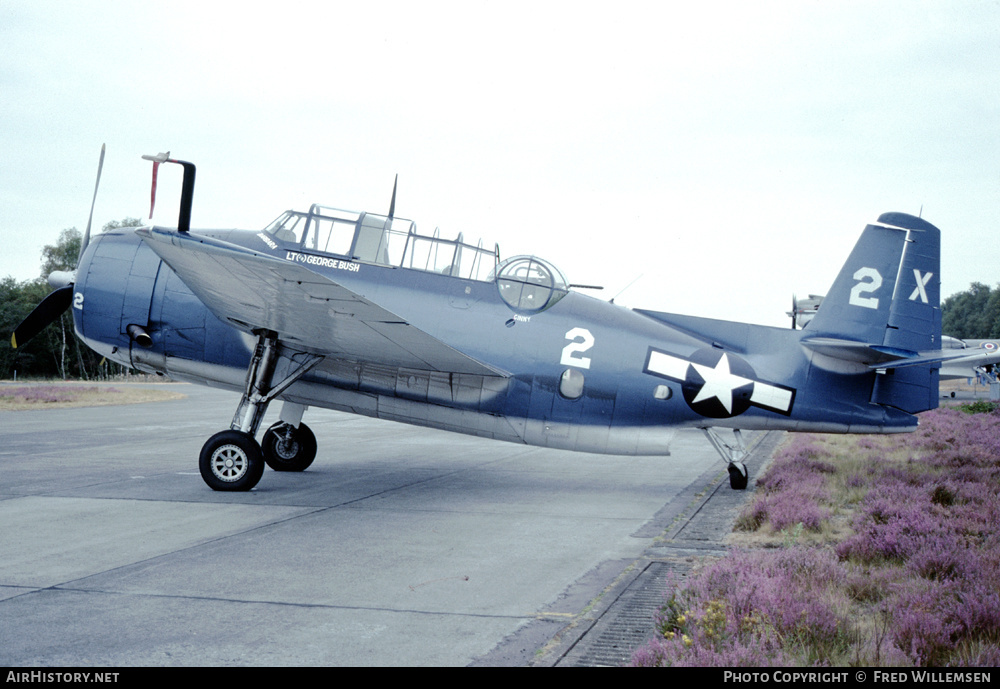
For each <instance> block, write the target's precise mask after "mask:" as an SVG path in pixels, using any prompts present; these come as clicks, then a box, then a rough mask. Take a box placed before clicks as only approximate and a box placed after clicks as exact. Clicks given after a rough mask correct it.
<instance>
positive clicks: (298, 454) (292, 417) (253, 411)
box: [198, 331, 323, 491]
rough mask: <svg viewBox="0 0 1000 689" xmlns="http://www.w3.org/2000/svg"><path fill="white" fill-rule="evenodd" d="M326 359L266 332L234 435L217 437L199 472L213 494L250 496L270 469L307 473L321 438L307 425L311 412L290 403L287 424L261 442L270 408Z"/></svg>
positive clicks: (202, 458) (283, 422)
mask: <svg viewBox="0 0 1000 689" xmlns="http://www.w3.org/2000/svg"><path fill="white" fill-rule="evenodd" d="M322 360H323V357H321V356H316V355H314V354H308V353H305V352H296V351H292V350H288V349H286V348H285V347H284V346H283V345H281V343H279V342H278V337H277V334H276V333H272V332H268V331H265V332H261V333H258V337H257V348H256V350H255V351H254V355H253V358H252V359H251V361H250V367H249V369H248V370H247V381H246V389H245V391H244V393H243V397H242V399H241V400H240V404H239V407H237V409H236V414H235V416H234V417H233V422H232V424H231V426H230V429H229V430H228V431H221V432H220V433H216V434H215V435H213V436H212V437H211V438H209V439H208V442H206V443H205V445H204V447H202V448H201V456H200V458H199V461H198V468H199V469H200V470H201V477H202V478H203V479H204V480H205V483H207V484H208V485H209V486H210V487H211V488H212V489H213V490H222V491H246V490H250V489H252V488H253V487H254V486H256V485H257V482H258V481H260V479H261V476H263V475H264V464H265V463H266V464H267V465H268V466H270V467H271V468H272V469H274V470H275V471H302V470H304V469H305V468H306V467H308V466H309V465H310V464H312V462H313V459H315V458H316V436H315V435H314V434H313V432H312V431H311V430H310V429H309V427H308V426H306V425H305V424H304V423H302V414H303V412H304V411H305V409H306V408H305V406H304V405H301V404H295V403H292V402H285V403H284V404H283V405H282V408H281V420H280V421H279V422H278V423H276V424H274V425H273V426H271V427H270V428H268V429H267V431H265V432H264V437H263V440H262V442H261V443H260V444H257V441H256V440H255V436H256V435H257V430H258V429H259V428H260V423H261V421H262V420H263V418H264V412H265V411H266V410H267V405H268V404H269V403H270V402H271V400H273V399H274V398H275V397H277V396H278V395H280V394H281V393H282V392H284V391H285V390H286V389H288V387H289V386H290V385H291V384H292V383H294V382H295V381H297V380H298V379H299V378H301V377H302V376H303V375H305V374H306V373H307V372H308V371H309V370H310V369H312V368H313V367H314V366H315V365H316V364H318V363H319V362H320V361H322Z"/></svg>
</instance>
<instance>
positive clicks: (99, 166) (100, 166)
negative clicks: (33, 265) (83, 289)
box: [43, 144, 106, 303]
mask: <svg viewBox="0 0 1000 689" xmlns="http://www.w3.org/2000/svg"><path fill="white" fill-rule="evenodd" d="M105 145H106V144H101V160H100V162H98V163H97V181H96V182H95V183H94V199H93V200H92V201H91V202H90V217H89V218H87V231H86V232H84V233H83V242H81V244H80V258H83V252H84V251H86V250H87V245H88V244H90V224H91V223H92V222H93V221H94V204H96V203H97V187H99V186H100V185H101V170H102V169H104V147H105ZM77 263H79V259H77ZM43 303H44V302H43Z"/></svg>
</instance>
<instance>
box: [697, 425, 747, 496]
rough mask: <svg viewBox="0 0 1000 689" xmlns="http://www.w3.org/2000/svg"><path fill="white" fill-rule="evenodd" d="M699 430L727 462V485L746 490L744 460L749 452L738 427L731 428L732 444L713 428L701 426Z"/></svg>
mask: <svg viewBox="0 0 1000 689" xmlns="http://www.w3.org/2000/svg"><path fill="white" fill-rule="evenodd" d="M701 430H702V431H704V433H705V437H707V438H708V440H709V441H710V442H711V443H712V446H713V447H714V448H715V450H716V452H718V453H719V454H720V455H722V458H723V459H725V460H727V461H728V462H729V466H728V467H727V468H728V469H729V487H730V488H732V489H733V490H746V487H747V482H748V481H749V474H748V472H747V465H746V464H745V463H744V460H745V459H746V458H747V455H748V454H750V453H749V452H747V445H746V442H745V441H744V440H743V434H742V433H740V429H738V428H734V429H733V438H734V440H735V442H734V443H733V444H732V445H730V444H729V443H727V442H726V441H724V440H723V439H722V438H721V437H719V434H718V433H716V431H715V429H714V428H702V429H701Z"/></svg>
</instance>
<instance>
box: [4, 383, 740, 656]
mask: <svg viewBox="0 0 1000 689" xmlns="http://www.w3.org/2000/svg"><path fill="white" fill-rule="evenodd" d="M171 387H172V389H176V390H179V391H181V392H183V393H184V394H185V395H186V396H187V397H186V398H185V399H182V400H176V401H165V402H154V403H148V404H135V405H130V406H115V407H90V408H79V409H64V410H45V411H19V412H0V439H2V443H0V665H3V666H9V667H24V666H101V667H125V666H165V665H171V666H175V665H176V666H184V665H196V666H230V665H234V666H245V665H268V666H281V665H352V666H356V665H468V664H509V665H526V664H557V663H558V661H559V659H560V658H561V657H562V656H563V655H565V653H566V652H567V649H568V647H569V646H572V645H573V643H572V641H567V639H571V638H573V636H574V634H575V635H576V636H579V634H581V633H582V632H579V631H573V630H574V629H584V628H586V627H587V626H588V625H589V623H588V624H581V620H583V619H584V618H585V617H587V616H588V615H591V616H592V615H593V610H594V609H595V606H596V607H600V604H599V603H598V601H600V600H601V599H602V596H605V594H606V593H607V592H608V591H610V590H613V589H615V587H616V586H620V585H621V582H622V581H623V573H626V572H628V571H629V568H630V567H631V566H632V565H633V563H635V562H636V561H637V559H640V558H643V557H645V555H644V554H646V553H648V552H649V550H650V548H655V547H656V545H657V539H658V538H659V537H661V536H662V535H663V534H664V533H665V532H666V531H667V530H668V529H669V528H670V527H671V525H672V524H673V523H675V522H676V520H677V519H678V518H679V517H680V516H681V515H683V512H684V510H685V509H687V508H689V507H690V505H691V504H692V501H693V500H695V499H696V496H698V495H699V494H704V493H705V491H706V490H710V489H711V488H712V486H715V485H717V484H718V483H719V482H720V481H722V480H724V477H725V466H724V463H723V462H722V460H721V459H720V458H719V457H718V455H717V454H716V453H715V451H714V450H713V449H712V448H711V446H710V445H709V443H708V441H707V440H706V439H705V438H704V437H703V436H702V435H701V433H700V432H697V431H682V432H680V433H679V434H678V436H677V437H676V439H675V441H674V443H673V446H672V456H670V457H610V456H603V455H588V454H579V453H571V452H563V451H558V450H547V449H540V448H532V447H527V446H522V445H516V444H511V443H503V442H495V441H489V440H483V439H478V438H473V437H467V436H462V435H456V434H450V433H445V432H440V431H434V430H429V429H422V428H417V427H412V426H406V425H401V424H396V423H391V422H384V421H376V420H371V419H366V418H363V417H357V416H351V415H345V414H339V413H336V412H331V411H326V410H309V411H308V412H307V414H306V417H305V419H304V420H305V422H306V423H308V424H309V425H310V427H311V428H312V429H313V431H314V432H315V434H316V437H317V439H318V442H319V454H318V457H317V460H316V462H315V463H314V464H313V466H312V467H310V469H309V470H308V471H306V472H302V473H277V472H273V471H270V470H267V471H266V473H265V474H264V478H263V479H262V480H261V482H260V484H258V486H257V488H256V489H254V490H253V491H252V492H250V493H216V492H214V491H212V490H211V489H209V488H208V487H207V486H206V485H205V484H204V483H203V482H202V479H201V477H200V475H199V473H198V467H197V457H198V453H199V451H200V449H201V446H202V444H203V443H204V441H205V440H206V439H207V438H208V437H209V436H210V435H211V434H213V433H215V432H216V431H219V430H222V429H224V428H227V427H228V424H229V421H230V419H231V418H232V414H233V411H234V409H235V407H236V403H237V401H238V395H236V394H234V393H230V392H223V391H219V390H213V389H210V388H203V387H197V386H191V385H178V384H172V385H171ZM275 407H277V405H275ZM276 411H277V409H276V408H275V409H274V410H272V411H269V413H268V418H267V419H265V421H264V427H266V426H267V425H268V424H270V423H272V422H273V420H274V419H273V418H272V417H273V416H275V413H276ZM726 490H727V491H728V488H726ZM625 576H626V577H627V575H625ZM554 640H555V641H554Z"/></svg>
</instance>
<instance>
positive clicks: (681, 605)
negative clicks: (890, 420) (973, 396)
mask: <svg viewBox="0 0 1000 689" xmlns="http://www.w3.org/2000/svg"><path fill="white" fill-rule="evenodd" d="M850 452H851V454H852V460H858V459H860V460H863V464H862V465H861V468H859V464H858V461H852V462H851V463H850V465H851V466H850V467H845V469H844V472H845V475H844V476H842V477H839V482H840V484H841V485H842V486H843V487H844V490H850V491H858V490H860V491H862V492H863V495H861V497H860V499H857V498H856V497H853V498H851V502H850V505H849V506H848V507H845V508H844V509H846V510H849V511H850V513H851V514H852V516H851V527H852V528H851V533H850V534H849V535H847V536H846V537H845V538H843V540H841V541H840V542H839V543H837V544H835V545H820V546H811V547H805V546H801V545H798V546H793V547H783V548H777V549H776V548H771V549H762V550H756V551H747V550H735V551H732V552H730V554H729V555H728V556H726V557H725V558H722V559H720V560H717V561H715V562H713V563H710V564H707V565H706V566H705V567H704V569H702V570H701V571H700V572H698V573H697V574H696V575H693V576H692V577H691V578H690V579H689V581H688V582H687V584H686V586H685V587H684V588H681V589H675V588H674V587H673V586H668V590H669V591H670V595H669V597H668V598H667V600H666V602H665V603H664V605H663V607H662V609H661V612H660V614H659V615H658V616H657V618H656V619H655V621H654V622H655V624H656V627H657V629H658V630H659V632H660V638H658V639H656V640H655V641H653V642H651V643H650V644H649V645H647V646H645V647H644V648H642V649H639V650H638V651H636V653H635V656H634V658H633V664H636V665H660V666H662V665H675V666H676V665H724V666H751V665H758V666H759V665H809V664H835V665H846V664H860V665H924V666H944V665H986V666H990V665H996V664H997V663H998V661H1000V534H998V533H997V530H996V525H997V523H998V521H1000V496H998V490H997V487H998V486H1000V413H996V412H992V413H983V414H974V415H968V414H963V413H961V412H959V411H956V410H953V409H940V410H936V411H932V412H927V413H925V414H922V415H921V426H920V428H919V430H918V431H917V432H915V433H914V434H910V435H908V436H889V437H861V438H858V439H857V440H856V442H855V443H854V446H853V449H852V450H850ZM838 471H840V469H838V466H837V463H836V461H835V458H833V457H832V455H831V454H830V453H828V452H827V450H826V449H825V448H824V446H823V445H822V444H821V443H820V442H818V441H817V440H816V439H815V438H810V437H808V436H797V437H796V438H795V439H794V440H793V441H792V442H791V443H789V445H788V446H786V447H785V448H784V449H782V450H781V451H780V452H779V453H777V454H776V456H775V458H774V461H773V462H772V465H771V467H770V469H769V471H768V473H767V475H766V476H765V477H763V478H762V479H761V480H760V481H759V482H758V486H757V495H756V496H755V499H754V501H753V504H752V505H750V506H749V507H748V508H747V510H746V511H745V512H744V514H743V515H742V516H741V518H740V520H739V522H738V524H739V526H740V527H741V528H743V529H745V530H755V529H764V528H765V527H766V528H768V529H770V531H772V532H778V531H781V530H783V529H788V528H789V527H790V526H795V525H798V524H801V525H802V526H803V527H804V528H807V529H817V528H819V524H821V523H822V522H823V520H825V519H828V517H829V515H830V514H831V512H832V511H833V510H835V509H837V508H836V505H835V504H834V501H835V500H836V499H837V496H836V495H835V492H836V489H835V488H834V484H835V483H836V482H837V481H836V480H835V479H836V478H837V476H836V474H837V472H838Z"/></svg>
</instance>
